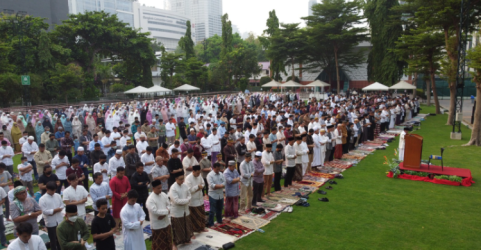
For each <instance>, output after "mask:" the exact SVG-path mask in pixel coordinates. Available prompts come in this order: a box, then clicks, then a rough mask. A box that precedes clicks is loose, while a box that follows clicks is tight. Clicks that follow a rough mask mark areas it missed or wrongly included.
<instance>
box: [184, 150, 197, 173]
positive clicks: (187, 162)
mask: <svg viewBox="0 0 481 250" xmlns="http://www.w3.org/2000/svg"><path fill="white" fill-rule="evenodd" d="M196 165H199V162H197V159H196V158H195V157H194V150H193V149H191V148H189V149H188V150H187V156H186V157H184V159H183V160H182V166H183V167H184V173H185V176H189V174H190V173H192V169H193V167H194V166H196ZM186 181H187V179H186Z"/></svg>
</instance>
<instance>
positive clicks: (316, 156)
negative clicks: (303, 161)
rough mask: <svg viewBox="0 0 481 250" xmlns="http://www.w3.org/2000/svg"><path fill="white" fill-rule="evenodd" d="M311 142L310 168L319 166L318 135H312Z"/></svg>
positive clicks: (319, 145)
mask: <svg viewBox="0 0 481 250" xmlns="http://www.w3.org/2000/svg"><path fill="white" fill-rule="evenodd" d="M312 140H313V141H314V148H313V155H312V163H311V167H317V166H321V165H322V164H321V158H322V155H321V144H320V143H319V134H313V135H312Z"/></svg>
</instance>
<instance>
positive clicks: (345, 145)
mask: <svg viewBox="0 0 481 250" xmlns="http://www.w3.org/2000/svg"><path fill="white" fill-rule="evenodd" d="M342 153H343V154H347V153H349V144H348V143H344V144H342Z"/></svg>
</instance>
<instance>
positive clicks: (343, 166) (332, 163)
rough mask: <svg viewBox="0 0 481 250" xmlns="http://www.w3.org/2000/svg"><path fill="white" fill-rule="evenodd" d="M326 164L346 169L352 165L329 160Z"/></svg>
mask: <svg viewBox="0 0 481 250" xmlns="http://www.w3.org/2000/svg"><path fill="white" fill-rule="evenodd" d="M326 165H327V166H329V167H335V168H344V169H348V168H350V167H352V166H353V165H352V164H344V163H339V162H329V163H327V164H326Z"/></svg>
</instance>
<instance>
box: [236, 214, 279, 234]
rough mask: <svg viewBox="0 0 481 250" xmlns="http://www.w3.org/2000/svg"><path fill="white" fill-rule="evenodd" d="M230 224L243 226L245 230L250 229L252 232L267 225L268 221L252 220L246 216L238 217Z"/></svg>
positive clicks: (252, 218)
mask: <svg viewBox="0 0 481 250" xmlns="http://www.w3.org/2000/svg"><path fill="white" fill-rule="evenodd" d="M231 222H232V223H235V224H237V225H241V226H244V227H246V228H250V229H252V230H256V229H259V228H261V227H263V226H265V225H267V224H269V222H270V221H268V220H264V219H261V218H254V217H248V216H245V215H243V216H241V217H238V218H236V219H234V220H232V221H231Z"/></svg>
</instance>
